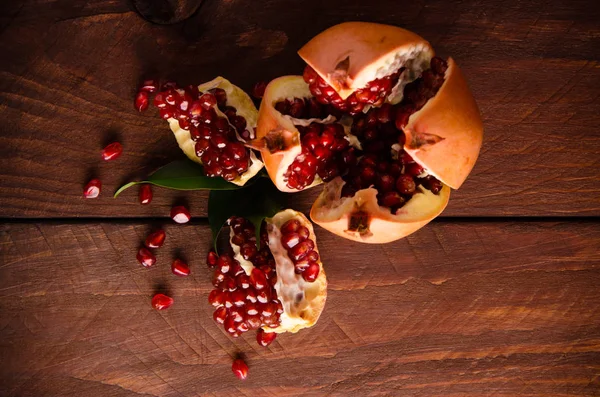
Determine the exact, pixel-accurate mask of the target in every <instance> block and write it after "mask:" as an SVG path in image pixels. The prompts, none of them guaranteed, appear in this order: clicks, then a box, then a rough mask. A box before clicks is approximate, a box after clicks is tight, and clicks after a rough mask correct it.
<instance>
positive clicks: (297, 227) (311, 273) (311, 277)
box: [281, 219, 320, 282]
mask: <svg viewBox="0 0 600 397" xmlns="http://www.w3.org/2000/svg"><path fill="white" fill-rule="evenodd" d="M281 244H282V245H283V247H284V248H285V249H286V251H287V253H288V256H289V258H290V259H291V260H292V262H294V271H295V272H296V274H301V275H302V277H303V278H304V280H306V281H308V282H313V281H315V280H316V279H317V277H318V276H319V270H320V267H319V262H318V261H319V253H318V252H317V251H315V250H314V248H315V242H314V241H313V240H311V239H310V231H309V230H308V228H307V227H306V226H302V224H301V223H300V221H298V220H297V219H290V220H289V221H287V222H286V223H284V224H283V226H281Z"/></svg>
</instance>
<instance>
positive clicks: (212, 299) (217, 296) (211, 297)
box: [208, 289, 225, 307]
mask: <svg viewBox="0 0 600 397" xmlns="http://www.w3.org/2000/svg"><path fill="white" fill-rule="evenodd" d="M208 303H210V304H211V305H213V306H214V307H219V306H223V305H224V304H225V293H224V292H223V291H221V290H218V289H213V290H212V291H210V294H208Z"/></svg>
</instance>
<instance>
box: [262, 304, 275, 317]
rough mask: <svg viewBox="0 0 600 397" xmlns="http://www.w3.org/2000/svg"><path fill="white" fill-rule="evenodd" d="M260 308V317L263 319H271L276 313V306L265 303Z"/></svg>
mask: <svg viewBox="0 0 600 397" xmlns="http://www.w3.org/2000/svg"><path fill="white" fill-rule="evenodd" d="M261 306H262V310H261V311H260V314H261V316H263V317H271V316H272V315H273V314H275V312H277V306H275V304H274V303H272V302H269V303H265V304H263V305H261Z"/></svg>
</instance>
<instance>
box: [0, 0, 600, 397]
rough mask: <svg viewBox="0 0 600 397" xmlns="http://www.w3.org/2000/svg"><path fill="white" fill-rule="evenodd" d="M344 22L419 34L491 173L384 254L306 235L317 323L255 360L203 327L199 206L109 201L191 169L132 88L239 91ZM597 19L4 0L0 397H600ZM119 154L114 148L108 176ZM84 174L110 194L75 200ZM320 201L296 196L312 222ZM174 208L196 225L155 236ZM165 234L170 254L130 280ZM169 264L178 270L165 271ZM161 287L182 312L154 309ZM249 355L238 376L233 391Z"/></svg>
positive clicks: (442, 5) (586, 0) (450, 9)
mask: <svg viewBox="0 0 600 397" xmlns="http://www.w3.org/2000/svg"><path fill="white" fill-rule="evenodd" d="M347 20H365V21H374V22H382V23H390V24H395V25H399V26H403V27H406V28H408V29H411V30H413V31H415V32H417V33H419V34H421V35H422V36H424V37H425V38H427V39H428V40H429V41H430V42H431V43H432V44H433V46H434V47H435V48H436V50H437V51H438V53H439V54H441V55H442V56H449V55H451V56H453V57H454V58H455V59H456V60H457V62H458V63H459V64H460V65H461V67H462V68H463V69H464V71H465V74H466V76H467V78H468V81H469V83H470V85H471V87H472V89H473V92H474V95H475V97H476V99H477V102H478V104H479V106H480V108H481V112H482V115H483V119H484V126H485V136H484V145H483V148H482V152H481V157H480V159H479V161H478V163H477V165H476V167H475V169H474V170H473V173H472V174H471V176H470V177H469V179H468V181H467V182H466V183H465V185H464V186H463V187H462V188H461V189H460V190H459V191H455V192H453V193H452V197H451V199H450V204H449V205H448V208H447V209H446V211H445V212H444V214H443V216H442V217H441V218H438V219H437V220H436V221H434V222H433V223H432V224H430V225H429V226H427V227H425V228H424V229H422V230H420V231H418V232H416V233H415V234H413V235H411V236H409V237H408V238H406V239H404V240H401V241H397V242H394V243H391V244H386V245H379V246H366V245H361V244H357V243H353V242H350V241H346V240H342V239H339V238H337V237H335V236H333V235H331V234H328V233H327V232H325V231H324V230H322V229H317V234H318V238H319V245H320V249H321V252H322V255H323V258H324V261H325V267H326V270H327V274H328V280H329V299H328V302H327V305H326V308H325V311H324V312H323V315H322V317H321V319H320V321H319V323H318V324H317V325H316V326H315V327H314V328H312V329H310V330H304V331H301V332H300V333H298V334H295V335H283V336H281V337H279V338H278V339H277V340H276V342H275V343H274V344H273V345H272V346H270V347H269V348H267V349H264V348H259V347H258V346H257V345H256V343H255V342H254V341H253V336H252V335H248V336H246V337H244V338H241V339H238V340H232V339H231V338H228V337H227V336H226V335H225V333H224V332H223V331H222V329H221V328H218V327H217V326H216V325H215V324H214V323H213V321H212V319H211V310H210V307H209V305H208V304H207V303H206V298H207V295H208V291H209V288H210V283H209V278H210V277H209V274H208V269H207V268H206V267H205V266H204V264H203V262H204V256H205V254H206V251H207V249H208V247H209V245H210V232H209V230H208V226H207V224H206V215H207V202H206V198H207V194H205V193H202V192H191V193H190V192H188V193H181V192H174V191H168V190H164V189H156V190H155V198H154V201H153V203H152V205H150V206H141V205H139V204H137V197H136V194H137V191H136V189H131V190H130V191H127V192H125V193H124V194H123V195H122V196H121V197H119V198H118V199H113V198H112V197H111V196H112V192H114V190H116V188H117V187H118V186H119V185H121V184H122V183H124V182H127V181H129V180H132V179H134V178H141V177H143V176H144V175H145V174H147V173H148V172H150V171H152V170H154V169H155V168H157V167H159V166H161V165H163V164H166V163H168V162H170V161H171V160H173V159H176V158H181V156H182V154H181V153H180V151H179V149H178V148H177V146H176V143H175V141H174V139H173V137H172V135H171V133H170V132H169V130H168V129H167V128H166V125H165V123H164V122H163V121H161V120H159V119H158V118H157V115H156V113H155V112H154V111H149V112H147V113H145V114H142V115H140V114H138V113H137V112H136V111H135V110H134V109H133V105H132V102H133V95H134V93H135V90H136V87H137V85H138V84H139V82H140V81H141V80H142V79H143V78H145V77H161V78H171V79H175V80H177V81H179V82H181V83H184V84H188V83H200V82H203V81H206V80H209V79H211V78H213V77H215V76H216V75H223V76H225V77H227V78H229V79H230V80H232V81H233V82H234V83H236V84H238V85H240V86H241V87H243V88H245V89H250V88H251V87H252V86H253V85H254V83H255V82H256V81H258V80H269V79H271V78H274V77H277V76H280V75H284V74H298V73H300V72H301V71H302V67H303V65H302V62H301V60H300V59H299V58H298V57H297V55H296V54H295V51H296V50H297V49H298V48H299V47H300V46H301V45H302V44H303V43H305V42H306V41H307V40H308V39H310V38H311V37H312V36H313V35H314V34H316V33H318V32H319V31H321V30H323V29H325V28H326V27H328V26H330V25H333V24H336V23H338V22H342V21H347ZM599 20H600V6H598V5H597V3H596V2H595V1H592V0H575V1H563V0H532V1H518V0H507V1H500V0H495V1H479V0H465V1H460V2H452V1H428V2H425V1H416V2H404V1H402V2H398V1H394V0H386V1H375V2H366V1H365V2H348V1H346V0H331V1H327V2H322V1H303V2H300V1H282V0H277V1H264V2H249V1H242V0H227V1H214V0H204V1H203V2H202V5H201V7H200V10H199V11H198V13H196V14H195V15H194V16H192V17H191V18H190V19H187V20H185V21H183V22H181V23H178V24H174V25H156V24H151V23H149V22H147V21H145V20H144V19H142V18H141V17H140V16H139V15H138V14H137V13H136V12H135V11H133V6H132V5H131V4H130V3H129V2H127V1H126V0H95V1H86V2H78V1H74V0H58V1H50V0H25V1H20V2H17V1H5V2H2V3H1V4H0V54H1V55H0V117H1V118H0V119H1V120H2V121H1V122H0V218H1V219H0V364H1V365H0V395H2V396H15V397H17V396H18V397H21V396H32V397H38V396H83V397H88V396H89V397H96V396H102V397H108V396H198V395H211V396H212V395H215V396H216V395H232V396H234V395H245V396H256V395H261V396H262V395H264V396H294V395H303V396H307V395H308V396H310V395H336V396H338V395H339V396H350V395H352V396H367V395H382V396H423V397H430V396H540V397H541V396H600V288H599V287H598V286H599V285H600V221H599V216H600V129H599V127H598V125H600V63H599V62H600V24H598V21H599ZM113 139H119V140H120V141H121V142H122V143H123V144H124V147H125V152H124V155H123V156H122V157H121V158H120V159H119V160H117V161H115V162H113V163H103V162H101V160H100V158H99V152H100V149H101V148H102V147H103V146H104V144H105V143H106V142H109V141H111V140H113ZM91 175H97V176H99V177H101V178H102V180H103V182H104V186H105V189H104V191H103V194H102V196H101V197H100V198H99V199H97V200H84V199H83V198H82V197H81V190H82V186H83V184H84V183H85V182H86V181H87V179H88V178H89V177H90V176H91ZM318 191H319V188H316V189H313V190H311V191H308V192H303V193H300V194H296V195H290V196H289V205H290V206H292V207H294V208H296V209H299V210H302V211H305V212H306V211H307V210H308V209H309V208H310V203H311V202H312V201H313V200H314V198H315V197H316V195H317V194H318ZM179 199H185V200H186V201H187V202H188V203H189V204H190V208H191V210H192V214H193V216H194V217H195V221H194V223H193V224H191V225H186V226H176V225H174V224H172V223H171V222H168V221H167V220H165V219H162V218H165V217H166V216H167V215H168V212H169V209H170V207H171V205H172V204H173V202H174V201H176V200H179ZM157 222H158V223H159V224H160V223H164V224H165V226H166V228H167V229H166V230H167V234H168V236H167V244H166V246H165V247H164V248H162V249H161V250H160V251H159V254H158V263H157V265H156V266H155V267H154V268H152V269H143V268H141V267H140V266H139V265H138V264H136V262H135V250H136V247H137V246H138V245H139V243H140V241H141V240H142V239H143V238H144V236H145V235H146V233H147V232H148V231H149V230H150V228H151V227H152V226H153V225H156V224H157ZM175 255H183V257H185V258H187V259H188V260H189V262H190V263H191V266H192V275H191V276H190V277H189V278H187V279H176V278H175V277H174V276H172V275H171V274H170V273H169V269H168V264H169V263H170V261H171V260H172V259H173V257H174V256H175ZM157 288H163V289H164V288H166V289H167V290H169V291H170V293H171V294H172V295H173V296H174V298H175V300H176V303H175V305H174V306H173V307H172V308H171V309H169V310H168V311H166V312H160V313H159V312H156V311H154V310H153V309H152V308H151V307H150V305H149V301H150V297H151V296H152V294H153V291H155V290H156V289H157ZM238 353H243V354H244V355H245V357H246V359H247V361H248V363H249V365H250V377H249V379H248V380H247V381H246V382H245V383H241V382H239V381H237V379H235V378H234V377H233V375H232V374H231V372H230V365H231V360H232V358H233V357H234V356H235V355H236V354H238Z"/></svg>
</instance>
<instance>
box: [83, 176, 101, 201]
mask: <svg viewBox="0 0 600 397" xmlns="http://www.w3.org/2000/svg"><path fill="white" fill-rule="evenodd" d="M101 188H102V182H100V179H98V178H94V179H91V180H90V181H89V182H88V183H87V185H85V188H84V189H83V197H84V198H86V199H90V198H96V197H98V196H99V195H100V189H101Z"/></svg>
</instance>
